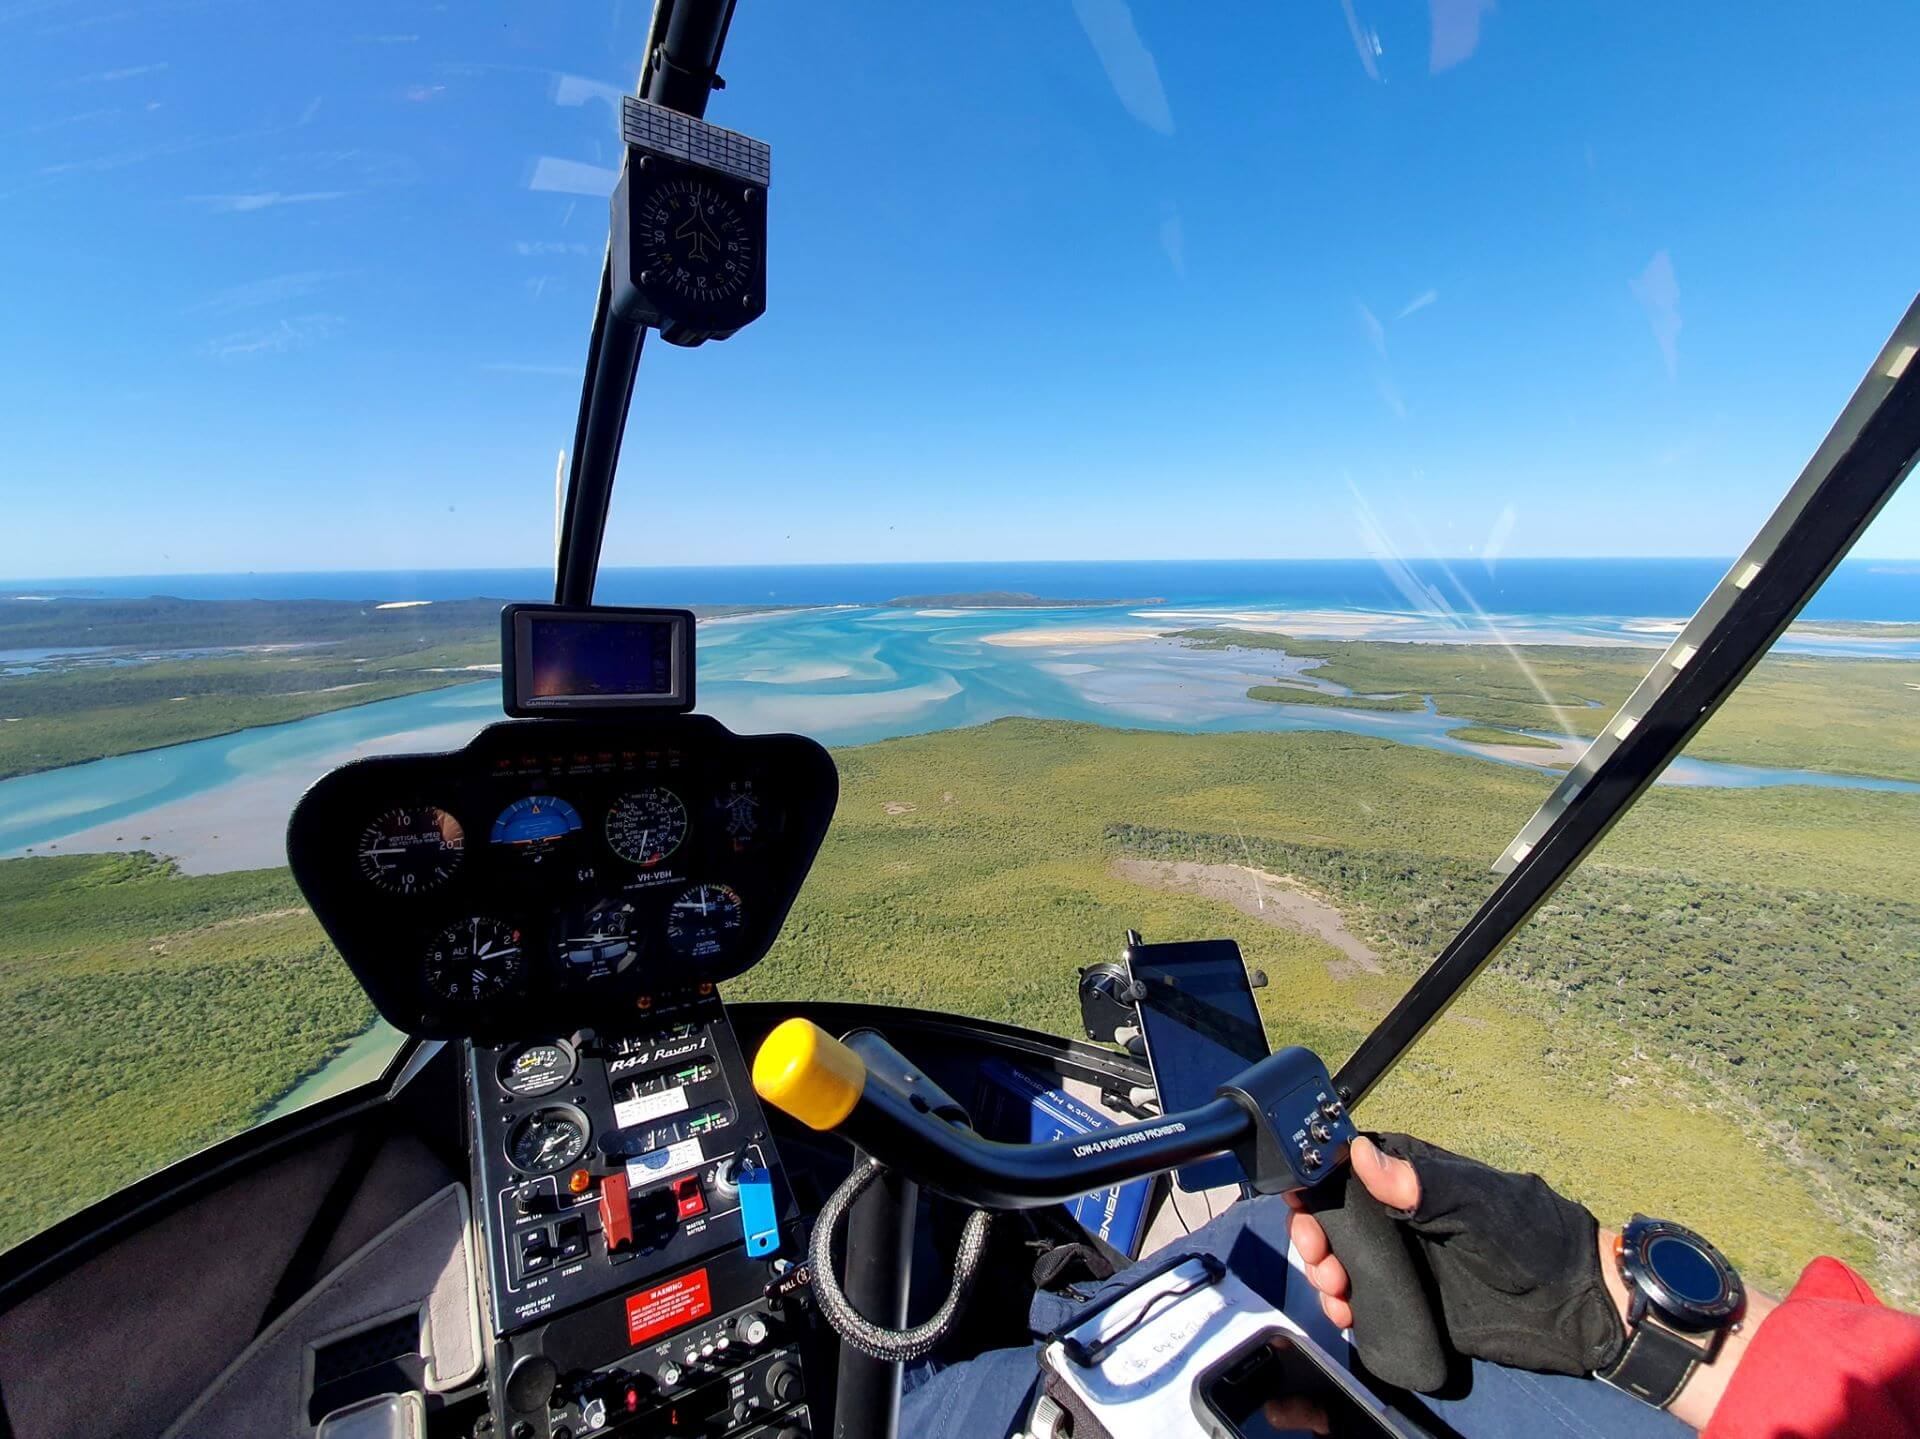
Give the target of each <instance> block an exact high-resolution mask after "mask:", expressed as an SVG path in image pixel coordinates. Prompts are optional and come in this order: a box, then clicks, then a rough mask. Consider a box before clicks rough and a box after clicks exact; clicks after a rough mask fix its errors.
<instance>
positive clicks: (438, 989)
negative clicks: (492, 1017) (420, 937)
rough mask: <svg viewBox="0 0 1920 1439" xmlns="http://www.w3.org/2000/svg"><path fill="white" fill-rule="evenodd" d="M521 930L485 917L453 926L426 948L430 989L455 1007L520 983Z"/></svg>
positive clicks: (463, 921)
mask: <svg viewBox="0 0 1920 1439" xmlns="http://www.w3.org/2000/svg"><path fill="white" fill-rule="evenodd" d="M524 969H525V965H524V963H523V961H522V960H521V958H520V931H519V930H518V929H517V928H515V927H514V926H513V925H510V924H508V923H506V922H505V921H504V920H498V919H487V918H485V917H484V916H481V917H477V918H474V919H463V920H461V921H459V922H458V923H457V924H450V925H448V926H447V927H446V928H445V929H443V930H441V931H440V933H438V934H437V935H435V936H434V937H433V943H432V944H430V945H429V946H428V947H427V956H426V963H425V967H424V971H423V972H424V974H425V977H426V981H427V987H428V988H429V989H431V990H432V991H433V992H434V993H435V994H437V995H439V996H440V997H441V998H442V999H450V1000H452V1001H454V1002H455V1003H456V1004H477V1003H479V1002H480V1001H481V1000H483V999H492V998H494V997H495V996H496V995H501V994H505V993H506V992H507V991H508V990H509V989H511V988H513V987H514V985H516V984H518V983H519V982H520V976H521V974H522V973H523V972H524Z"/></svg>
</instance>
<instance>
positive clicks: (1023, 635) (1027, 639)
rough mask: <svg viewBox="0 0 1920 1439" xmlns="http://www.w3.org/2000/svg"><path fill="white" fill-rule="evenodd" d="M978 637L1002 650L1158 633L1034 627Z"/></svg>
mask: <svg viewBox="0 0 1920 1439" xmlns="http://www.w3.org/2000/svg"><path fill="white" fill-rule="evenodd" d="M982 638H983V639H984V640H985V641H986V642H987V643H988V644H990V645H999V646H1000V647H1002V648H1003V649H1046V648H1049V647H1054V646H1058V647H1062V648H1073V647H1077V646H1086V645H1130V644H1137V643H1138V642H1140V641H1141V640H1151V639H1158V638H1159V636H1158V635H1157V634H1155V633H1154V631H1152V630H1149V629H1124V630H1123V629H1035V630H1007V631H1006V632H1004V633H1002V634H997V635H984V636H982Z"/></svg>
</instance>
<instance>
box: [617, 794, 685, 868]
mask: <svg viewBox="0 0 1920 1439" xmlns="http://www.w3.org/2000/svg"><path fill="white" fill-rule="evenodd" d="M686 837H687V807H686V805H684V804H683V803H681V801H680V796H679V795H677V794H675V793H674V792H673V791H672V790H670V789H657V788H656V789H643V790H636V791H634V792H633V793H632V794H623V795H621V796H620V798H619V799H617V800H615V801H614V802H613V808H612V809H610V810H608V811H607V843H608V844H610V845H611V846H613V852H614V853H615V854H617V855H619V856H620V858H622V859H624V860H625V861H626V862H627V863H628V864H637V865H639V866H640V867H641V868H642V869H652V868H653V867H654V866H655V865H657V864H659V863H661V862H662V861H663V860H665V859H666V858H667V857H668V856H669V855H671V854H672V853H673V852H674V851H675V850H676V849H678V848H680V842H681V841H682V840H683V839H685V838H686Z"/></svg>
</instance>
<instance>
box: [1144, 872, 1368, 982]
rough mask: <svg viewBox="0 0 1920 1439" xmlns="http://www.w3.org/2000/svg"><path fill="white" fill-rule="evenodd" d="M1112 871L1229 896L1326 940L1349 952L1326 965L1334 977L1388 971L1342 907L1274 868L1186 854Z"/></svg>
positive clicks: (1252, 912) (1176, 888)
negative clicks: (1352, 926) (1196, 858)
mask: <svg viewBox="0 0 1920 1439" xmlns="http://www.w3.org/2000/svg"><path fill="white" fill-rule="evenodd" d="M1113 872H1114V873H1115V874H1117V875H1119V876H1120V878H1122V879H1125V880H1131V881H1132V882H1133V883H1135V884H1144V885H1151V886H1152V887H1153V888H1155V889H1165V890H1172V891H1173V892H1174V893H1176V894H1192V895H1198V896H1199V897H1200V898H1202V899H1217V900H1225V901H1226V902H1227V903H1228V904H1230V905H1232V906H1233V907H1234V908H1235V909H1237V910H1239V911H1240V913H1242V914H1244V915H1246V916H1247V917H1248V918H1250V919H1257V920H1259V921H1260V922H1261V923H1262V924H1270V925H1272V926H1273V927H1274V928H1275V929H1290V930H1292V931H1294V932H1295V933H1296V934H1310V935H1312V936H1313V937H1314V938H1315V939H1322V940H1325V941H1326V942H1327V943H1328V944H1330V945H1332V946H1333V947H1334V948H1335V949H1337V950H1339V951H1340V953H1341V954H1343V955H1344V956H1346V957H1345V958H1344V959H1340V960H1333V961H1330V962H1329V963H1328V965H1327V972H1328V973H1329V974H1331V975H1332V976H1333V977H1334V978H1335V979H1351V978H1352V977H1353V976H1354V975H1355V974H1384V973H1385V972H1386V966H1385V965H1383V964H1382V963H1381V962H1380V956H1379V955H1377V954H1375V953H1374V952H1373V950H1372V949H1370V948H1369V947H1368V946H1367V944H1366V943H1365V942H1364V941H1363V940H1361V939H1360V938H1359V937H1358V936H1356V935H1355V934H1354V933H1353V931H1351V930H1349V929H1348V928H1347V922H1346V920H1344V919H1342V918H1341V916H1340V911H1339V910H1337V909H1335V908H1334V907H1333V906H1332V905H1331V904H1329V903H1327V901H1326V900H1324V899H1322V898H1320V896H1318V895H1316V894H1314V893H1313V892H1312V891H1311V890H1309V889H1307V888H1306V887H1305V886H1304V885H1302V884H1301V883H1300V882H1299V881H1298V880H1293V879H1288V878H1287V877H1286V876H1285V875H1278V874H1269V873H1268V872H1267V871H1266V870H1264V869H1255V868H1254V867H1253V866H1252V865H1246V864H1201V863H1199V862H1197V861H1194V860H1184V859H1117V860H1115V861H1114V862H1113Z"/></svg>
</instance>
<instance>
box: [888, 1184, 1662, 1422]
mask: <svg viewBox="0 0 1920 1439" xmlns="http://www.w3.org/2000/svg"><path fill="white" fill-rule="evenodd" d="M1291 1213H1292V1211H1291V1210H1289V1209H1288V1208H1287V1206H1286V1204H1285V1203H1284V1202H1283V1201H1281V1200H1280V1199H1278V1198H1256V1199H1248V1200H1242V1201H1241V1202H1240V1203H1238V1204H1236V1205H1234V1206H1233V1207H1232V1208H1231V1209H1229V1210H1228V1211H1227V1212H1226V1213H1225V1214H1222V1215H1221V1216H1220V1217H1219V1218H1217V1219H1215V1220H1213V1221H1212V1222H1211V1223H1210V1224H1206V1225H1204V1226H1202V1227H1201V1228H1199V1229H1197V1230H1195V1231H1194V1232H1193V1233H1192V1234H1191V1235H1189V1236H1188V1237H1186V1238H1185V1239H1182V1240H1180V1241H1179V1242H1178V1243H1176V1244H1170V1245H1168V1246H1167V1247H1166V1248H1165V1249H1163V1250H1161V1251H1159V1252H1158V1253H1156V1254H1154V1255H1153V1256H1152V1257H1151V1258H1150V1259H1148V1260H1147V1261H1145V1262H1144V1263H1143V1264H1140V1265H1137V1266H1136V1267H1134V1268H1132V1269H1129V1270H1126V1271H1124V1272H1123V1273H1120V1274H1117V1275H1115V1276H1114V1277H1113V1278H1112V1279H1109V1280H1108V1281H1107V1282H1106V1283H1105V1284H1103V1285H1101V1286H1100V1288H1099V1289H1098V1290H1096V1291H1095V1292H1094V1293H1093V1294H1091V1295H1089V1296H1088V1297H1087V1298H1086V1299H1085V1300H1078V1301H1076V1300H1070V1299H1065V1298H1062V1297H1060V1296H1057V1295H1052V1294H1038V1295H1035V1296H1034V1302H1033V1312H1032V1315H1031V1324H1032V1328H1033V1332H1034V1333H1035V1334H1044V1333H1047V1332H1048V1331H1051V1330H1053V1329H1056V1328H1059V1327H1060V1326H1062V1325H1063V1324H1065V1323H1066V1322H1067V1321H1068V1320H1070V1318H1071V1317H1072V1316H1073V1314H1074V1313H1075V1312H1077V1311H1078V1310H1079V1309H1081V1308H1083V1307H1085V1306H1086V1305H1087V1304H1089V1303H1092V1302H1094V1301H1096V1300H1098V1299H1100V1298H1102V1297H1104V1296H1106V1295H1108V1294H1111V1293H1113V1292H1115V1291H1116V1290H1121V1289H1126V1288H1128V1287H1130V1286H1132V1285H1134V1284H1137V1283H1139V1282H1140V1281H1141V1280H1142V1279H1145V1278H1147V1277H1149V1276H1150V1275H1153V1274H1156V1273H1158V1272H1159V1271H1161V1270H1163V1269H1166V1268H1169V1267H1171V1266H1172V1265H1175V1264H1178V1263H1181V1262H1182V1261H1183V1260H1185V1259H1186V1258H1188V1257H1190V1256H1191V1255H1194V1254H1200V1253H1209V1254H1214V1255H1217V1256H1218V1257H1219V1258H1221V1259H1223V1260H1225V1261H1226V1263H1227V1267H1228V1268H1229V1269H1230V1270H1232V1272H1233V1273H1234V1274H1235V1275H1237V1276H1238V1277H1239V1279H1240V1280H1241V1282H1242V1283H1244V1284H1246V1285H1247V1287H1248V1288H1250V1289H1252V1290H1253V1291H1254V1292H1255V1293H1257V1294H1259V1295H1260V1296H1261V1297H1262V1298H1264V1299H1266V1300H1267V1302H1268V1303H1270V1304H1272V1305H1273V1306H1274V1307H1275V1308H1278V1309H1284V1310H1285V1311H1286V1312H1287V1313H1288V1315H1289V1316H1291V1317H1292V1318H1293V1319H1294V1320H1295V1321H1296V1322H1298V1323H1299V1324H1301V1325H1302V1327H1304V1328H1306V1329H1307V1330H1308V1331H1309V1332H1310V1333H1313V1332H1317V1331H1318V1330H1319V1329H1320V1328H1323V1327H1324V1325H1325V1322H1326V1321H1325V1319H1324V1317H1323V1316H1322V1315H1321V1313H1320V1303H1319V1297H1318V1296H1317V1295H1316V1294H1315V1293H1314V1291H1313V1289H1312V1287H1311V1286H1310V1285H1308V1284H1305V1283H1302V1282H1300V1280H1299V1277H1298V1275H1297V1273H1295V1272H1294V1271H1291V1270H1290V1269H1289V1268H1288V1266H1287V1257H1286V1256H1287V1222H1288V1218H1289V1216H1290V1215H1291ZM1290 1279H1291V1281H1292V1282H1289V1280H1290ZM1039 1353H1040V1348H1039V1345H1038V1344H1037V1343H1036V1344H1029V1345H1025V1346H1023V1347H1021V1348H1018V1349H995V1350H991V1351H989V1352H987V1353H985V1354H981V1355H979V1356H977V1357H976V1358H973V1359H969V1360H967V1361H966V1362H964V1363H961V1364H954V1365H950V1366H948V1367H947V1368H944V1369H940V1370H928V1369H918V1370H914V1369H910V1370H909V1371H908V1373H907V1375H906V1379H905V1381H904V1387H905V1389H906V1393H905V1395H904V1397H903V1398H902V1400H901V1403H900V1433H901V1434H902V1435H903V1436H906V1439H1007V1436H1009V1435H1011V1434H1012V1433H1014V1431H1015V1430H1016V1429H1017V1428H1018V1427H1019V1426H1020V1424H1021V1423H1022V1422H1023V1421H1024V1420H1025V1418H1026V1416H1027V1412H1028V1410H1029V1408H1030V1407H1031V1406H1032V1403H1033V1398H1034V1393H1035V1390H1036V1388H1037V1387H1038V1383H1039V1366H1038V1359H1039ZM1460 1389H1461V1392H1459V1393H1457V1394H1454V1393H1449V1395H1448V1396H1447V1397H1445V1398H1440V1397H1430V1396H1418V1397H1417V1398H1416V1399H1414V1400H1413V1401H1412V1405H1417V1406H1424V1407H1425V1409H1426V1411H1427V1413H1426V1414H1425V1415H1423V1414H1422V1413H1420V1412H1419V1409H1418V1408H1417V1407H1412V1406H1409V1407H1408V1409H1407V1411H1406V1412H1407V1417H1408V1418H1410V1419H1412V1420H1413V1421H1414V1422H1415V1423H1421V1422H1425V1421H1426V1420H1427V1418H1428V1416H1431V1418H1432V1419H1437V1420H1438V1421H1439V1422H1440V1423H1441V1424H1444V1425H1446V1426H1449V1427H1451V1428H1452V1429H1454V1430H1455V1431H1457V1432H1458V1433H1459V1434H1461V1435H1463V1436H1465V1439H1679V1436H1685V1435H1691V1434H1692V1433H1693V1430H1692V1429H1690V1428H1688V1427H1687V1426H1686V1425H1685V1424H1682V1423H1681V1422H1680V1421H1679V1420H1678V1419H1675V1418H1674V1417H1673V1416H1672V1415H1670V1414H1662V1413H1660V1412H1659V1411H1658V1410H1655V1409H1650V1408H1648V1407H1647V1406H1646V1405H1645V1404H1642V1403H1640V1402H1639V1401H1638V1400H1637V1399H1634V1398H1631V1397H1630V1396H1628V1395H1626V1394H1622V1393H1621V1392H1620V1391H1619V1390H1618V1389H1615V1388H1613V1387H1612V1386H1611V1385H1608V1384H1602V1383H1600V1382H1599V1381H1598V1380H1595V1379H1586V1378H1578V1377H1574V1376H1571V1375H1566V1374H1534V1373H1530V1372H1528V1371H1527V1370H1524V1369H1505V1368H1502V1367H1501V1366H1500V1365H1498V1364H1489V1363H1486V1362H1485V1361H1483V1360H1478V1359H1476V1360H1474V1361H1473V1367H1472V1372H1471V1373H1470V1374H1469V1375H1466V1376H1463V1383H1462V1385H1461V1386H1460ZM1150 1439H1165V1437H1164V1436H1150Z"/></svg>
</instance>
